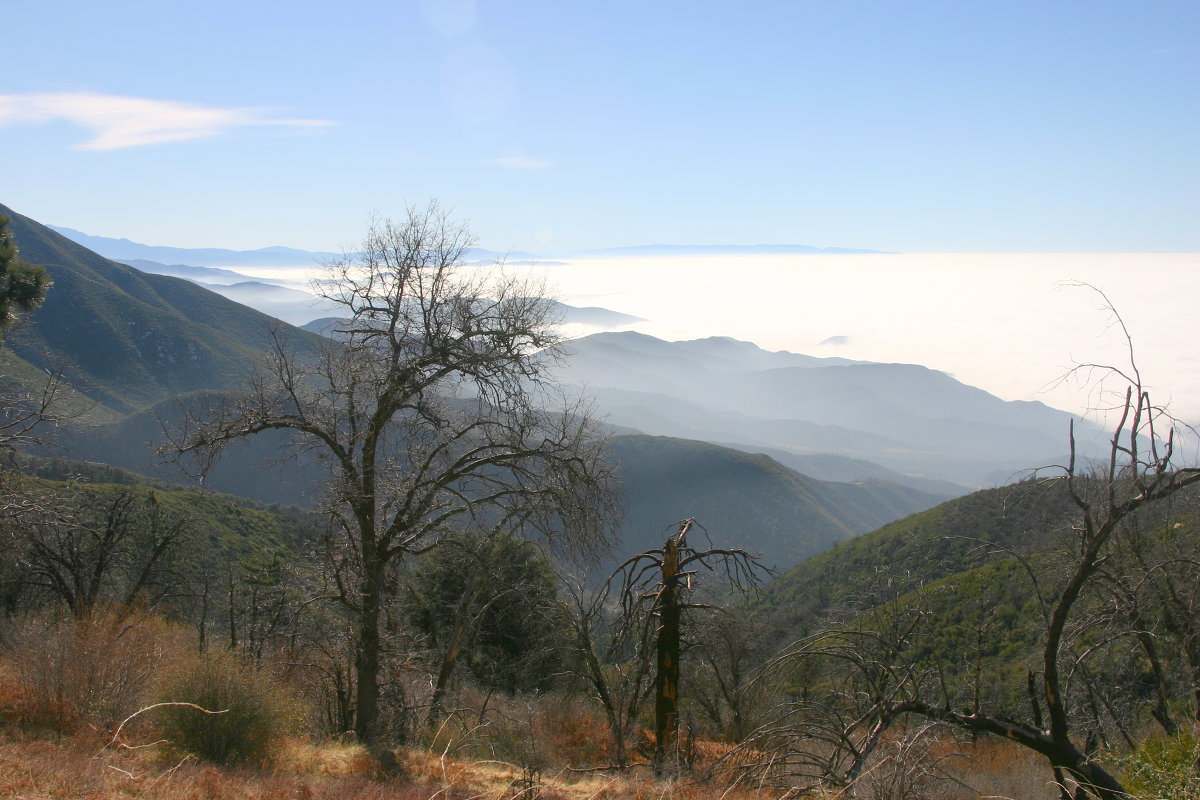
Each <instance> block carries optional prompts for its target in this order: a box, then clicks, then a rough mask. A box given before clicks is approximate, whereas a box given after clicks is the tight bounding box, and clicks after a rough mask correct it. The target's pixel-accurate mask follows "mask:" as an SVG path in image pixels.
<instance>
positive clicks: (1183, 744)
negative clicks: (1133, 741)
mask: <svg viewBox="0 0 1200 800" xmlns="http://www.w3.org/2000/svg"><path fill="white" fill-rule="evenodd" d="M1198 757H1200V740H1197V738H1196V737H1195V736H1194V735H1192V734H1190V733H1180V734H1177V735H1175V736H1170V737H1165V736H1155V737H1152V738H1149V739H1146V740H1144V741H1143V742H1142V743H1141V744H1139V745H1138V747H1137V749H1136V750H1134V751H1133V752H1132V753H1130V754H1129V756H1128V757H1127V758H1125V760H1124V762H1123V763H1122V766H1123V768H1124V769H1123V772H1122V777H1123V778H1124V780H1125V788H1127V789H1128V790H1129V791H1130V792H1132V793H1133V794H1134V796H1136V797H1144V798H1148V800H1157V798H1169V800H1200V776H1197V774H1196V771H1195V767H1194V765H1195V763H1196V760H1197V758H1198Z"/></svg>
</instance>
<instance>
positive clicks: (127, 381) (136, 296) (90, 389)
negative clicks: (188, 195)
mask: <svg viewBox="0 0 1200 800" xmlns="http://www.w3.org/2000/svg"><path fill="white" fill-rule="evenodd" d="M0 214H4V215H6V216H8V217H9V218H10V219H11V220H12V231H13V237H14V239H15V241H16V242H17V245H18V247H19V249H20V252H21V255H22V257H23V258H24V259H25V260H26V261H28V262H29V263H32V264H40V265H42V266H44V267H45V268H46V270H47V272H48V273H49V275H50V277H51V279H52V280H53V281H54V285H53V287H52V289H51V290H50V292H49V294H48V295H47V298H46V302H45V304H44V305H43V306H42V307H41V308H40V309H39V310H38V312H37V313H36V314H35V315H33V317H32V318H31V321H30V322H29V323H28V324H26V325H23V326H21V327H20V329H19V330H17V331H15V332H14V333H13V334H12V335H11V336H10V337H9V338H8V341H7V345H8V347H10V348H11V349H12V351H13V352H14V353H15V355H16V356H18V357H19V358H21V359H23V360H24V361H26V362H28V363H29V364H31V365H33V366H34V367H36V368H38V369H43V370H45V369H61V370H62V371H63V373H64V376H65V378H66V380H67V382H68V383H69V384H70V385H71V387H72V388H74V389H75V391H77V392H78V393H79V394H81V395H83V396H85V397H87V398H89V399H91V400H92V401H94V402H95V403H98V404H100V405H102V406H105V407H107V408H109V409H112V410H115V411H118V412H120V413H123V414H124V413H129V412H132V411H136V410H138V409H140V408H144V407H146V406H149V405H152V404H154V403H157V402H160V401H162V400H164V399H166V398H168V397H171V396H173V395H176V394H179V393H181V392H189V391H195V390H199V389H229V388H232V387H235V386H237V385H239V384H240V383H241V382H242V381H244V380H245V378H246V376H247V375H248V374H249V371H250V370H251V368H252V367H253V366H254V365H255V364H257V363H260V362H261V361H262V360H263V359H264V358H265V354H266V353H267V351H268V349H269V348H270V347H271V345H272V333H273V332H277V334H278V336H280V338H281V340H282V341H283V342H284V344H285V346H287V347H288V348H290V349H292V350H295V351H297V352H299V353H301V354H303V353H305V352H315V349H316V347H317V346H318V343H319V342H320V338H319V337H317V336H315V335H313V334H309V333H307V332H304V331H300V330H298V329H296V328H292V327H291V326H288V325H285V324H283V323H281V322H279V321H278V320H275V319H273V318H271V317H268V316H266V315H265V314H261V313H259V312H257V311H254V310H253V309H250V308H247V307H245V306H242V305H239V304H237V303H234V302H232V301H229V300H226V299H225V298H223V297H221V296H220V295H217V294H214V293H213V292H210V291H207V290H206V289H203V288H202V287H199V286H197V285H195V284H193V283H190V282H188V281H184V280H180V279H178V278H170V277H165V276H161V275H148V274H145V273H142V272H139V271H138V270H136V269H133V268H132V267H127V266H125V265H124V264H118V263H116V262H115V261H109V260H108V259H106V258H103V257H101V256H99V255H96V254H95V253H93V252H91V251H90V250H88V249H86V248H84V247H82V246H80V245H77V244H75V243H74V242H72V241H70V240H69V239H66V238H65V237H63V236H61V235H60V234H57V233H55V232H54V231H52V230H50V229H49V228H47V227H45V226H44V225H41V224H39V223H37V222H35V221H33V220H31V219H29V218H28V217H24V216H22V215H20V214H18V213H16V212H14V211H12V210H10V209H8V208H5V207H4V206H0Z"/></svg>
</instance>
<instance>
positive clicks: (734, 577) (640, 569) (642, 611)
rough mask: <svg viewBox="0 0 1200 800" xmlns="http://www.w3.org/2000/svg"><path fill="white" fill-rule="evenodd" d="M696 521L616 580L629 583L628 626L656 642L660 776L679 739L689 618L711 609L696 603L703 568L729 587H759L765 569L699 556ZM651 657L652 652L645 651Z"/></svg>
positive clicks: (726, 554)
mask: <svg viewBox="0 0 1200 800" xmlns="http://www.w3.org/2000/svg"><path fill="white" fill-rule="evenodd" d="M695 526H696V521H695V520H694V519H687V520H684V521H683V522H681V523H679V530H677V531H676V532H675V533H674V534H672V535H671V536H668V537H667V540H666V542H665V543H664V544H663V546H662V547H661V548H658V549H655V550H648V551H646V552H644V553H639V554H638V555H636V556H633V557H632V558H630V559H628V560H626V561H625V563H624V564H622V565H621V566H620V567H618V568H617V571H616V572H615V573H613V574H614V577H615V576H618V575H620V576H622V577H623V585H624V588H623V590H622V592H621V602H622V605H623V608H624V617H625V619H626V620H629V621H631V623H635V624H636V621H638V620H644V622H642V623H641V624H642V626H643V628H644V629H645V630H646V631H647V632H648V633H649V634H650V636H649V638H652V639H653V642H654V644H653V649H654V657H655V677H654V770H655V772H656V773H657V774H662V773H663V772H665V771H666V770H667V769H668V767H669V758H670V756H671V755H672V754H673V753H675V751H676V747H677V743H678V736H679V674H680V669H679V665H680V657H681V655H682V652H683V646H682V642H683V637H682V625H683V616H684V612H686V611H687V610H689V609H699V608H708V607H709V606H708V605H707V604H703V603H695V602H692V599H691V590H692V579H693V577H694V576H695V575H696V574H697V573H698V571H699V568H704V569H708V570H710V571H711V570H713V569H714V568H720V569H721V570H722V571H723V572H724V574H725V577H726V578H727V580H728V581H729V583H730V584H731V585H733V586H738V587H744V586H748V585H750V584H753V583H754V582H756V580H757V577H758V575H759V571H760V569H761V568H760V567H759V566H758V564H757V562H756V561H755V559H754V557H753V556H751V555H750V554H749V553H747V552H746V551H745V550H740V549H721V548H709V549H706V550H696V549H694V548H693V547H692V546H691V545H689V544H688V541H687V535H688V533H689V532H690V531H691V530H692V528H693V527H695ZM644 652H646V653H647V655H648V648H647V649H646V650H645V651H644Z"/></svg>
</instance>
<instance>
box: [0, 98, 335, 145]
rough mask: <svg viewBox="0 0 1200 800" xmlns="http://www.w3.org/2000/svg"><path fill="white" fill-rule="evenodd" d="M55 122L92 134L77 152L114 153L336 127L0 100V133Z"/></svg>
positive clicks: (113, 102)
mask: <svg viewBox="0 0 1200 800" xmlns="http://www.w3.org/2000/svg"><path fill="white" fill-rule="evenodd" d="M57 120H63V121H66V122H70V123H73V124H75V125H78V126H80V127H82V128H85V129H87V130H89V131H90V132H91V133H92V138H91V139H89V140H88V141H86V142H83V143H81V144H78V145H75V147H76V149H79V150H119V149H121V148H125V147H140V146H142V145H149V144H161V143H163V142H176V141H183V140H187V139H203V138H207V137H212V136H221V135H223V134H227V133H230V132H232V131H234V130H236V129H238V128H247V127H263V126H276V127H285V128H324V127H328V126H331V125H334V124H336V123H334V122H331V121H329V120H323V119H286V118H272V117H271V116H270V112H269V111H268V110H267V109H261V108H215V107H211V106H200V105H194V104H191V103H178V102H173V101H170V100H150V99H147V98H143V97H123V96H120V95H110V94H95V93H91V92H43V93H32V94H4V95H0V127H2V126H5V125H13V124H17V123H38V122H54V121H57Z"/></svg>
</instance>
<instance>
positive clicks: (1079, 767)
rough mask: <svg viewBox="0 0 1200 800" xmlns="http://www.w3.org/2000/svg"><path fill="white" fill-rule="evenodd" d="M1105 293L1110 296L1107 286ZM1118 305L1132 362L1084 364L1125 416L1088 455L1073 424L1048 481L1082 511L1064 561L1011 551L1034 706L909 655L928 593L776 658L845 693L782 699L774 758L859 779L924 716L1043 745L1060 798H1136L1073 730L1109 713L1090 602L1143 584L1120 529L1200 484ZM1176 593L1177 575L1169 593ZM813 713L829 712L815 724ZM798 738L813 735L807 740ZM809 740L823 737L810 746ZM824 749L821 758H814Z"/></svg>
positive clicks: (763, 742)
mask: <svg viewBox="0 0 1200 800" xmlns="http://www.w3.org/2000/svg"><path fill="white" fill-rule="evenodd" d="M1101 296H1102V297H1103V294H1101ZM1104 299H1105V302H1106V303H1107V297H1105V298H1104ZM1108 310H1109V311H1110V312H1111V313H1112V315H1113V319H1114V321H1115V324H1116V325H1117V326H1118V327H1119V328H1120V330H1121V332H1122V333H1123V335H1124V337H1125V342H1126V344H1127V345H1128V364H1127V366H1124V367H1119V366H1112V365H1104V364H1085V365H1082V366H1080V367H1078V368H1077V371H1083V372H1086V373H1088V374H1089V375H1090V376H1091V377H1092V378H1097V379H1099V380H1100V381H1102V382H1103V383H1104V384H1105V385H1103V387H1102V388H1103V390H1104V393H1103V394H1102V395H1101V396H1102V397H1106V398H1113V397H1115V401H1114V402H1111V403H1108V404H1107V406H1106V407H1105V408H1103V409H1102V410H1104V411H1106V412H1108V413H1109V414H1110V415H1111V416H1110V421H1112V422H1114V423H1115V424H1114V425H1113V433H1112V435H1111V438H1110V440H1109V447H1108V451H1107V453H1106V455H1105V458H1104V460H1103V461H1102V462H1100V463H1092V464H1089V463H1085V461H1084V459H1082V458H1080V457H1077V454H1076V453H1077V451H1076V442H1075V436H1074V429H1073V426H1072V430H1071V432H1070V436H1069V443H1070V458H1069V460H1068V462H1067V464H1066V465H1064V466H1062V468H1061V474H1060V475H1059V476H1058V477H1057V478H1054V479H1052V480H1055V481H1061V482H1062V483H1063V484H1065V487H1066V492H1067V495H1068V498H1069V501H1070V502H1071V503H1072V504H1073V506H1074V508H1075V512H1076V513H1075V523H1074V527H1073V531H1072V534H1071V537H1070V540H1069V541H1070V548H1069V558H1068V559H1067V563H1066V566H1065V569H1063V570H1061V571H1060V572H1058V573H1057V574H1054V575H1049V576H1048V575H1045V574H1041V575H1039V574H1038V570H1037V569H1036V567H1035V565H1034V564H1032V563H1031V562H1030V561H1028V560H1026V559H1024V558H1022V557H1021V556H1020V555H1019V554H1016V553H1011V554H1010V555H1012V556H1013V557H1014V558H1016V559H1017V560H1018V561H1019V562H1020V564H1021V568H1022V569H1023V570H1024V571H1025V572H1026V574H1027V575H1028V577H1029V578H1030V579H1031V583H1032V585H1033V587H1034V589H1035V592H1036V595H1037V599H1038V603H1039V606H1040V608H1041V609H1042V621H1041V634H1040V638H1041V644H1040V654H1039V665H1038V666H1039V667H1040V669H1035V670H1030V672H1029V673H1028V681H1027V686H1026V701H1027V706H1026V707H1025V708H1024V709H1022V708H1017V707H1009V708H1005V709H1003V710H997V711H988V710H982V709H980V708H979V704H978V701H977V699H976V700H974V702H971V701H968V702H970V703H971V704H970V706H969V707H967V708H961V707H956V705H957V704H958V703H959V702H960V701H961V699H962V698H961V697H960V696H958V695H956V693H953V692H950V691H948V690H947V687H946V685H945V683H944V681H942V680H940V679H939V678H940V676H939V675H937V674H936V671H934V673H933V674H931V672H930V665H928V664H921V663H920V661H919V660H917V659H916V658H915V656H914V655H913V650H914V647H913V642H914V640H915V639H916V638H917V637H919V636H920V635H921V629H920V626H921V625H922V623H923V616H924V615H923V613H922V611H921V609H920V607H919V604H916V605H912V606H906V607H896V608H892V609H890V611H889V613H887V614H884V615H883V616H882V617H881V618H878V619H873V620H872V619H860V620H858V621H856V622H855V623H854V624H852V625H850V626H845V627H842V628H840V629H835V630H830V631H826V632H824V633H822V634H818V635H816V636H814V637H812V638H810V639H809V640H806V641H804V642H801V643H798V644H797V645H796V646H795V647H794V648H793V650H792V651H791V652H790V653H789V654H787V655H785V656H784V657H782V658H781V659H780V660H779V661H778V662H777V664H776V666H777V668H779V669H785V670H786V669H802V668H804V666H805V665H806V664H810V663H813V662H824V667H825V669H826V670H827V671H826V672H825V674H826V675H829V676H832V677H830V678H829V679H828V680H827V681H826V683H825V684H824V685H825V688H826V689H829V688H833V689H835V691H832V692H829V691H826V692H824V693H823V694H822V695H821V699H820V701H819V702H820V703H823V704H825V705H826V706H827V707H825V708H823V709H822V710H821V712H820V713H814V712H813V702H812V698H807V697H806V698H805V701H806V702H804V703H801V704H798V707H800V708H803V709H805V710H804V712H803V713H794V709H785V710H784V712H783V713H782V714H781V717H780V718H779V719H777V720H776V721H775V724H774V725H773V726H767V727H764V728H763V729H761V730H760V731H759V732H758V733H757V734H756V735H755V736H754V737H752V738H751V740H750V742H749V744H750V745H751V746H758V747H765V746H775V747H777V748H782V749H781V750H778V751H777V752H778V753H779V757H778V758H776V759H775V763H774V764H773V765H772V767H773V768H775V769H778V767H779V765H780V762H782V761H786V760H787V759H789V758H790V759H796V760H798V761H799V762H800V763H801V764H802V765H803V767H804V769H801V770H798V772H799V773H800V774H806V775H815V776H817V777H819V778H820V779H821V780H823V781H829V782H832V783H835V784H839V785H848V784H851V783H853V782H854V781H855V780H856V779H857V778H858V776H859V775H860V774H861V772H862V769H863V766H864V764H865V763H866V761H867V759H868V757H869V756H870V755H871V752H872V750H873V749H874V748H875V747H876V746H877V745H878V744H879V742H880V741H881V740H882V737H883V733H884V732H885V731H886V730H887V729H888V728H889V727H891V726H893V725H895V724H897V723H898V722H900V721H901V720H903V719H905V718H908V717H911V716H918V717H923V718H926V719H928V720H933V721H937V722H941V723H945V724H948V725H951V726H953V727H957V728H959V729H962V730H965V731H968V732H971V733H972V734H990V735H995V736H1001V737H1004V738H1007V739H1008V740H1010V741H1012V742H1015V743H1017V744H1019V745H1021V746H1023V747H1026V748H1028V749H1030V750H1032V751H1034V752H1036V753H1038V754H1040V755H1042V756H1043V757H1045V758H1046V760H1047V762H1048V763H1049V766H1050V767H1051V769H1052V770H1053V772H1054V775H1055V780H1056V782H1057V783H1058V785H1059V786H1060V787H1061V791H1062V795H1063V797H1064V798H1070V797H1071V796H1072V795H1073V796H1074V797H1076V798H1084V797H1088V796H1092V797H1096V798H1100V799H1101V800H1122V799H1123V798H1127V797H1128V794H1127V793H1126V792H1125V790H1124V788H1123V787H1122V785H1121V783H1120V781H1119V780H1118V779H1117V777H1116V776H1115V775H1114V773H1113V772H1111V771H1110V770H1109V769H1106V768H1105V767H1104V766H1103V765H1102V764H1101V763H1100V762H1099V761H1098V760H1097V759H1096V757H1095V756H1094V750H1095V748H1094V746H1093V743H1092V741H1091V740H1092V739H1093V736H1092V733H1093V731H1094V727H1095V726H1094V725H1093V726H1092V727H1093V730H1090V731H1088V736H1087V737H1086V739H1087V740H1086V741H1081V740H1080V736H1079V733H1078V732H1077V731H1076V727H1077V726H1078V723H1079V721H1080V720H1089V721H1091V722H1092V723H1094V722H1095V721H1097V720H1098V719H1099V718H1100V717H1101V715H1102V712H1103V708H1102V705H1103V702H1104V700H1103V697H1101V696H1100V695H1101V693H1100V692H1098V691H1097V690H1096V687H1095V685H1094V681H1093V679H1092V676H1091V673H1090V667H1089V660H1090V659H1092V658H1094V657H1095V656H1096V655H1097V654H1098V653H1099V652H1100V651H1101V650H1102V649H1103V648H1105V647H1106V646H1107V645H1109V644H1110V643H1111V641H1112V638H1113V637H1111V636H1108V637H1097V636H1093V637H1092V639H1091V640H1090V641H1089V640H1088V638H1087V635H1086V634H1087V633H1088V632H1089V631H1095V630H1097V627H1096V624H1097V620H1098V617H1097V616H1096V611H1095V608H1094V606H1093V605H1092V604H1091V603H1088V602H1086V601H1087V599H1088V596H1089V593H1090V594H1092V595H1095V594H1097V593H1099V591H1100V590H1101V589H1102V588H1103V589H1104V590H1106V591H1110V592H1112V591H1116V592H1117V593H1118V594H1121V595H1124V596H1125V597H1126V598H1130V597H1132V593H1133V592H1134V587H1133V586H1132V585H1131V584H1129V583H1128V581H1125V580H1120V581H1117V580H1115V579H1114V577H1113V575H1112V574H1106V570H1110V569H1112V568H1114V566H1115V562H1114V560H1113V556H1114V553H1115V548H1116V546H1117V542H1118V536H1119V534H1120V532H1121V530H1122V527H1123V526H1124V525H1126V524H1127V523H1129V522H1131V521H1133V520H1134V519H1135V518H1136V517H1137V516H1138V515H1139V514H1142V513H1144V512H1146V511H1148V510H1150V509H1152V508H1154V507H1155V506H1156V505H1158V504H1163V503H1164V502H1165V501H1167V500H1168V499H1169V498H1172V497H1175V496H1177V495H1178V494H1179V493H1180V492H1181V491H1182V490H1184V489H1186V488H1187V487H1189V486H1192V485H1193V484H1196V483H1198V482H1200V468H1197V467H1194V466H1180V465H1179V464H1178V463H1176V462H1177V442H1178V439H1179V437H1180V431H1181V427H1180V425H1179V424H1178V423H1177V422H1176V420H1175V419H1174V418H1172V417H1171V416H1170V415H1169V413H1168V412H1167V411H1166V409H1164V408H1163V407H1161V406H1159V405H1157V404H1155V403H1154V402H1153V401H1152V399H1151V395H1150V391H1149V389H1148V388H1147V386H1146V384H1145V383H1144V382H1143V380H1142V375H1141V373H1140V372H1139V370H1138V367H1137V363H1136V360H1135V358H1134V352H1133V347H1132V339H1131V337H1130V336H1129V332H1128V330H1127V329H1126V328H1125V325H1124V322H1123V321H1122V320H1121V318H1120V316H1119V315H1117V314H1116V312H1115V310H1113V309H1112V307H1111V304H1109V306H1108ZM1114 383H1118V384H1119V385H1120V389H1119V390H1118V391H1117V392H1116V393H1115V395H1114V394H1112V393H1111V392H1112V388H1113V384H1114ZM1176 563H1181V562H1176ZM1163 571H1164V572H1165V568H1164V570H1163ZM1155 572H1158V570H1155ZM1114 587H1115V588H1114ZM1170 590H1171V589H1170V586H1169V585H1167V587H1166V589H1165V591H1168V592H1169V591H1170ZM1190 604H1191V600H1190V598H1188V597H1182V596H1181V598H1180V604H1179V606H1178V607H1179V608H1185V607H1186V608H1191V607H1192V606H1191V605H1190ZM1124 609H1125V612H1126V614H1127V617H1126V619H1125V626H1126V627H1125V628H1124V630H1122V631H1120V632H1119V635H1120V636H1123V637H1129V636H1132V637H1134V638H1135V639H1138V638H1140V639H1141V643H1142V646H1143V647H1144V646H1145V645H1146V644H1148V643H1150V642H1149V640H1148V639H1147V637H1144V636H1143V637H1139V636H1138V634H1139V633H1140V632H1142V631H1145V630H1147V628H1146V627H1145V626H1146V623H1145V621H1144V620H1143V619H1141V618H1140V617H1139V615H1138V608H1137V607H1136V606H1133V605H1130V604H1126V605H1125V606H1124ZM1129 615H1132V616H1129ZM876 616H877V617H878V614H876ZM1179 627H1180V629H1181V631H1180V638H1181V639H1183V640H1184V641H1187V639H1188V633H1187V632H1186V631H1185V630H1183V629H1184V628H1186V627H1187V626H1186V625H1180V626H1179ZM1073 637H1074V638H1073ZM1096 639H1099V641H1096ZM1076 644H1078V646H1076ZM1148 652H1154V651H1153V649H1152V650H1150V651H1148ZM831 665H836V666H834V667H832V668H831ZM829 681H833V682H834V683H830V682H829ZM1073 682H1075V683H1077V684H1081V685H1082V689H1081V690H1078V691H1073V690H1072V683H1073ZM1154 702H1155V705H1156V708H1155V709H1152V713H1154V712H1157V713H1156V716H1159V717H1162V719H1166V717H1165V715H1164V713H1163V712H1164V711H1165V708H1164V707H1163V706H1162V705H1161V697H1160V696H1159V695H1156V696H1155V698H1154ZM1114 716H1115V715H1114ZM814 720H820V722H819V723H816V724H814ZM831 721H832V722H833V723H834V724H833V725H832V726H831V725H830V724H829V723H830V722H831ZM1160 721H1162V720H1160ZM1163 724H1164V726H1168V725H1170V724H1171V723H1170V722H1169V721H1166V722H1164V723H1163ZM797 742H803V743H805V746H804V747H797V746H795V745H796V743H797ZM813 742H818V743H819V744H820V746H819V747H815V748H814V747H811V746H808V745H811V744H812V743H813ZM797 753H803V754H804V755H803V756H797V755H796V754H797ZM814 754H818V755H819V756H820V757H821V758H823V759H825V760H824V761H821V762H819V763H818V760H817V759H816V757H815V756H814ZM813 767H818V768H817V769H813Z"/></svg>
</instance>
